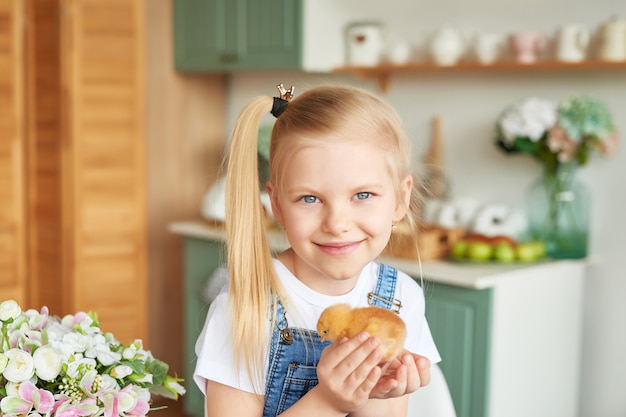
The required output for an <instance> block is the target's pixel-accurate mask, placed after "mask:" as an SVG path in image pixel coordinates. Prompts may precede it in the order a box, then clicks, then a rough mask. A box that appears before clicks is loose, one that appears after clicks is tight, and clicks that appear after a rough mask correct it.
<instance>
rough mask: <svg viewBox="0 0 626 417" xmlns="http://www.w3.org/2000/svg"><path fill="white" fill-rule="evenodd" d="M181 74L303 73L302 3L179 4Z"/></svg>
mask: <svg viewBox="0 0 626 417" xmlns="http://www.w3.org/2000/svg"><path fill="white" fill-rule="evenodd" d="M173 5H174V61H175V68H176V69H177V70H179V71H205V72H211V71H215V72H228V71H237V70H270V69H298V68H300V67H301V65H302V26H303V23H302V0H174V2H173Z"/></svg>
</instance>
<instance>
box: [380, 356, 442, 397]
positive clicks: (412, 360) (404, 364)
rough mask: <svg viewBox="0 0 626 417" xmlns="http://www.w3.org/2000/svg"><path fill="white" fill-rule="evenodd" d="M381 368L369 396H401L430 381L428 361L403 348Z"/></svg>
mask: <svg viewBox="0 0 626 417" xmlns="http://www.w3.org/2000/svg"><path fill="white" fill-rule="evenodd" d="M383 368H385V371H384V373H383V374H382V375H381V377H380V379H379V380H378V383H377V384H376V385H375V386H374V388H373V389H372V392H371V393H370V398H380V399H384V398H395V397H401V396H403V395H405V394H409V393H412V392H415V391H417V390H418V389H419V388H420V387H423V386H426V385H428V384H429V383H430V361H429V360H428V358H426V357H424V356H420V355H416V354H414V353H411V352H409V351H408V350H403V352H402V354H401V355H400V356H398V357H397V358H396V359H393V360H392V361H390V363H389V364H388V365H384V366H383Z"/></svg>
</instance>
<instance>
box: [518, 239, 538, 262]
mask: <svg viewBox="0 0 626 417" xmlns="http://www.w3.org/2000/svg"><path fill="white" fill-rule="evenodd" d="M516 254H517V259H519V261H520V262H534V261H536V260H537V258H538V257H537V255H538V253H537V245H535V243H534V242H523V243H519V244H518V245H517V248H516Z"/></svg>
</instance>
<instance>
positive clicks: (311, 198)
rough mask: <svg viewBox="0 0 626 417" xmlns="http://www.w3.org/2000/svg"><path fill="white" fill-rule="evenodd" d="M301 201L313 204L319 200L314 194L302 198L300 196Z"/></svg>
mask: <svg viewBox="0 0 626 417" xmlns="http://www.w3.org/2000/svg"><path fill="white" fill-rule="evenodd" d="M300 199H301V200H302V201H304V202H305V203H307V204H313V203H317V202H318V201H319V199H318V198H317V197H315V196H314V195H305V196H303V197H302V198H300Z"/></svg>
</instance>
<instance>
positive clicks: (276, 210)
mask: <svg viewBox="0 0 626 417" xmlns="http://www.w3.org/2000/svg"><path fill="white" fill-rule="evenodd" d="M265 190H266V191H267V194H268V195H269V196H270V201H271V203H272V214H273V215H274V218H275V219H276V222H278V224H280V225H281V226H283V227H284V226H285V225H284V224H283V212H282V210H281V208H280V203H279V202H278V196H277V195H276V194H277V193H276V189H275V188H274V185H273V184H272V183H271V182H269V181H267V182H266V183H265Z"/></svg>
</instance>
